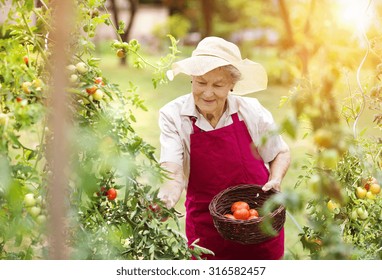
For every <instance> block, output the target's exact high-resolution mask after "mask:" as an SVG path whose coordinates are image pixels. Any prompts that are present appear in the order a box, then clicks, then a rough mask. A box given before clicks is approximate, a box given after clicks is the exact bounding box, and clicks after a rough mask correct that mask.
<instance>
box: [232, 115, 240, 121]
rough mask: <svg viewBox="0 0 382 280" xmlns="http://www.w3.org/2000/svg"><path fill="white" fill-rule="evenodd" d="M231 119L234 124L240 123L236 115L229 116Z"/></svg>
mask: <svg viewBox="0 0 382 280" xmlns="http://www.w3.org/2000/svg"><path fill="white" fill-rule="evenodd" d="M231 118H232V121H233V122H234V123H236V122H239V121H240V120H239V116H238V114H237V113H234V114H232V115H231Z"/></svg>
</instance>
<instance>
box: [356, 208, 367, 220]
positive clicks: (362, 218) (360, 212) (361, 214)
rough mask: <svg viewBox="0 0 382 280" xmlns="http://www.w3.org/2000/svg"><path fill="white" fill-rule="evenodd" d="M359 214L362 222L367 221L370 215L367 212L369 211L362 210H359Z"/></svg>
mask: <svg viewBox="0 0 382 280" xmlns="http://www.w3.org/2000/svg"><path fill="white" fill-rule="evenodd" d="M357 214H358V217H359V218H360V219H361V220H366V219H367V218H368V217H369V213H368V212H367V210H365V209H362V208H358V209H357Z"/></svg>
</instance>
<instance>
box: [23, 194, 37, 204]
mask: <svg viewBox="0 0 382 280" xmlns="http://www.w3.org/2000/svg"><path fill="white" fill-rule="evenodd" d="M24 205H25V206H26V207H32V206H35V205H36V199H35V198H34V195H33V193H28V194H26V195H25V196H24Z"/></svg>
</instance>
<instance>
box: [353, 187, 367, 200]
mask: <svg viewBox="0 0 382 280" xmlns="http://www.w3.org/2000/svg"><path fill="white" fill-rule="evenodd" d="M355 194H356V196H357V197H358V198H359V199H363V198H365V197H366V194H367V190H366V189H364V188H362V187H357V189H356V190H355Z"/></svg>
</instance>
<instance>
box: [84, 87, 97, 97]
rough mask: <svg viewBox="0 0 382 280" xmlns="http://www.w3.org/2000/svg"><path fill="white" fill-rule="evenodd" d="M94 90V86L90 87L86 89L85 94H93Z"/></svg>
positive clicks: (95, 88)
mask: <svg viewBox="0 0 382 280" xmlns="http://www.w3.org/2000/svg"><path fill="white" fill-rule="evenodd" d="M96 90H97V87H96V86H92V87H88V88H86V92H87V93H88V94H89V95H91V94H93V93H95V92H96Z"/></svg>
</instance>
